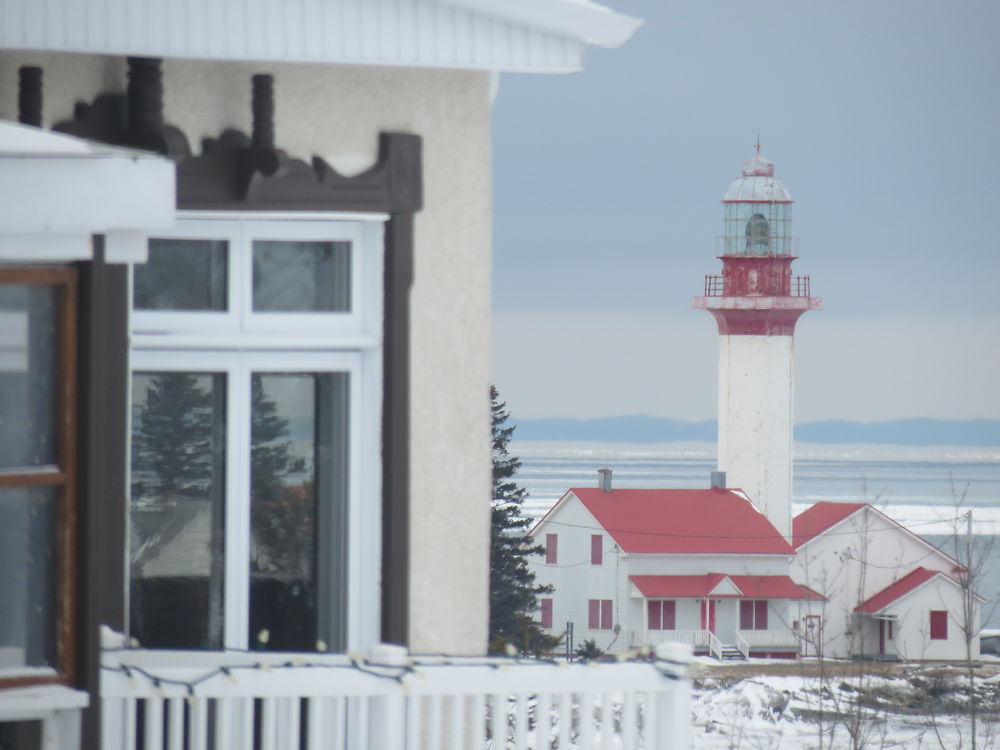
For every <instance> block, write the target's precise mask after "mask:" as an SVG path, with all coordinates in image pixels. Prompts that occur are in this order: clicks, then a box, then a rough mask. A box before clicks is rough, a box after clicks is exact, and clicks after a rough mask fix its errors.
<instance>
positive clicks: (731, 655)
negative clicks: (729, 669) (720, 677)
mask: <svg viewBox="0 0 1000 750" xmlns="http://www.w3.org/2000/svg"><path fill="white" fill-rule="evenodd" d="M719 660H720V661H746V657H745V656H743V652H742V651H740V650H739V649H738V648H736V646H728V645H726V644H723V645H722V648H721V649H719Z"/></svg>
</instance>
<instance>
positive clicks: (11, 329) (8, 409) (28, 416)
mask: <svg viewBox="0 0 1000 750" xmlns="http://www.w3.org/2000/svg"><path fill="white" fill-rule="evenodd" d="M57 315H58V295H57V291H56V289H55V287H52V286H48V285H42V284H0V469H12V468H17V467H37V466H46V465H53V464H55V463H56V460H57V457H56V408H55V403H56V389H55V383H56V378H57V377H58V362H57V351H56V348H57V346H56V341H57V335H56V334H57ZM0 601H2V600H0ZM0 606H2V605H0Z"/></svg>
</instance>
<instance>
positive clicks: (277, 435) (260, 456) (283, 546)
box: [250, 374, 315, 579]
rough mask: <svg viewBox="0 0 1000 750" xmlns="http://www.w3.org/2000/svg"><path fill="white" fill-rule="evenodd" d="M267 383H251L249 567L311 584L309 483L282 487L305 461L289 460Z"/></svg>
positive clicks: (283, 426) (284, 424) (258, 379)
mask: <svg viewBox="0 0 1000 750" xmlns="http://www.w3.org/2000/svg"><path fill="white" fill-rule="evenodd" d="M266 377H267V376H263V375H259V374H254V375H253V378H252V404H253V405H252V412H251V413H252V417H251V420H252V421H251V425H250V446H251V447H250V507H251V508H252V521H251V523H252V526H253V550H252V557H253V559H252V565H253V569H254V570H257V571H262V572H272V573H281V574H284V575H287V576H290V577H293V578H303V579H304V578H310V577H311V576H312V572H311V568H312V544H311V542H312V537H313V528H314V516H315V507H314V502H313V480H312V478H311V477H309V476H306V477H305V478H304V479H303V480H302V483H301V484H298V485H291V484H288V483H287V482H286V478H287V477H288V476H289V475H290V474H301V473H303V472H305V471H306V470H307V466H306V459H305V458H304V457H296V456H294V455H292V453H291V450H292V443H291V441H288V440H283V438H286V437H287V436H288V420H287V419H285V418H284V417H281V416H279V415H278V407H277V405H276V404H275V402H274V401H272V400H270V399H268V398H267V397H266V391H265V386H264V383H265V378H266ZM271 377H277V378H282V377H285V378H287V377H295V376H271ZM299 377H302V376H299ZM268 379H270V378H268ZM310 380H311V378H310Z"/></svg>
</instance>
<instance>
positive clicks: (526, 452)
mask: <svg viewBox="0 0 1000 750" xmlns="http://www.w3.org/2000/svg"><path fill="white" fill-rule="evenodd" d="M510 451H511V454H512V455H515V456H520V458H521V469H520V471H519V472H518V474H517V477H516V479H517V481H518V483H519V484H520V485H521V486H522V487H524V488H525V489H527V490H528V493H529V495H528V499H527V501H526V502H525V506H524V509H525V513H526V514H527V515H529V516H532V517H538V516H540V515H542V514H543V513H545V511H547V510H548V509H549V508H550V507H552V504H553V503H554V502H555V501H556V500H558V499H559V498H560V497H561V496H562V494H563V493H564V492H565V491H566V490H567V489H569V488H570V487H596V486H597V470H598V469H602V468H609V469H613V470H614V486H615V487H623V488H625V487H662V488H685V487H688V488H690V487H708V486H709V473H710V472H711V471H712V470H713V469H714V468H715V444H714V443H584V442H534V441H518V440H516V439H515V440H514V441H512V442H511V444H510ZM820 500H832V501H837V502H870V503H873V504H875V505H877V506H878V507H879V508H880V509H882V510H883V511H884V512H885V513H887V514H888V515H890V516H892V517H893V518H895V519H896V520H897V521H899V522H900V523H902V524H904V525H905V526H907V527H908V528H910V529H912V530H913V531H914V532H916V533H918V534H920V535H922V536H924V537H926V538H927V539H928V540H929V541H931V542H932V543H934V544H936V545H938V546H941V547H942V548H943V549H945V551H947V552H949V553H950V554H954V546H953V545H954V529H955V519H956V515H957V513H963V514H964V513H965V512H966V511H967V510H971V511H972V515H973V532H974V533H975V534H976V535H977V536H976V543H977V547H980V548H982V549H983V550H985V552H984V554H985V555H986V556H987V560H986V563H987V564H986V569H987V570H986V573H985V575H984V577H983V580H982V585H981V586H980V593H981V594H982V595H983V596H985V597H987V599H988V600H989V604H988V605H987V610H986V612H987V614H990V616H989V618H988V621H987V623H988V625H989V626H991V627H1000V611H998V610H1000V607H998V606H997V603H998V602H1000V537H998V535H1000V447H983V448H977V447H954V448H952V447H912V446H892V445H817V444H808V443H797V444H796V446H795V480H794V487H793V503H794V508H793V511H794V512H795V513H799V512H801V511H803V510H805V509H806V508H808V507H809V506H810V505H812V504H813V503H815V502H818V501H820ZM958 501H961V504H962V509H961V510H960V511H958V512H956V504H957V502H958ZM960 528H961V530H962V531H963V532H964V530H965V525H964V521H963V522H962V524H961V525H960Z"/></svg>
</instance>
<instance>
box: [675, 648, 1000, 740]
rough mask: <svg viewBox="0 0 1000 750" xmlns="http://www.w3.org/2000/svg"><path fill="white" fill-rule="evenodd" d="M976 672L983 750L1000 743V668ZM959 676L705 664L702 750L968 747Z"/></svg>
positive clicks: (855, 666) (700, 701)
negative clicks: (999, 722)
mask: <svg viewBox="0 0 1000 750" xmlns="http://www.w3.org/2000/svg"><path fill="white" fill-rule="evenodd" d="M982 664H983V666H981V667H980V668H979V669H977V679H976V701H977V707H978V711H979V712H980V720H979V722H978V728H977V732H976V735H977V739H978V741H977V743H976V746H977V747H980V748H991V747H1000V724H997V721H998V719H1000V716H998V709H1000V705H998V698H1000V662H998V661H986V662H983V663H982ZM966 684H967V683H966V682H965V681H964V680H963V675H962V673H961V672H960V671H959V670H958V669H956V668H953V667H942V666H939V665H938V666H935V665H916V666H915V665H885V666H883V665H872V664H863V665H862V664H860V663H852V662H829V661H828V662H826V663H824V665H823V666H822V668H821V667H820V665H819V664H818V663H817V662H815V661H808V660H807V661H802V662H796V663H788V662H785V663H783V664H777V663H773V662H772V663H770V664H768V663H766V662H764V663H751V664H741V665H739V666H736V665H733V666H731V667H729V666H722V665H719V663H718V662H716V661H714V660H699V663H698V665H697V675H696V678H695V696H694V711H693V713H694V729H693V740H694V741H693V747H694V748H695V749H696V750H722V749H723V748H725V749H727V750H728V749H730V748H732V749H734V750H735V749H737V748H738V749H739V750H744V749H746V750H755V749H757V748H760V749H763V748H768V749H771V748H773V749H774V750H785V748H788V750H792V749H794V750H799V749H800V748H801V749H802V750H806V749H808V748H817V749H818V748H832V749H837V748H862V747H864V748H890V747H891V748H902V747H906V748H907V750H918V749H919V750H924V749H930V748H941V749H942V750H959V749H960V748H968V747H972V744H971V742H970V739H971V721H970V718H969V716H968V711H967V706H968V698H967V695H966V694H965V685H966Z"/></svg>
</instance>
